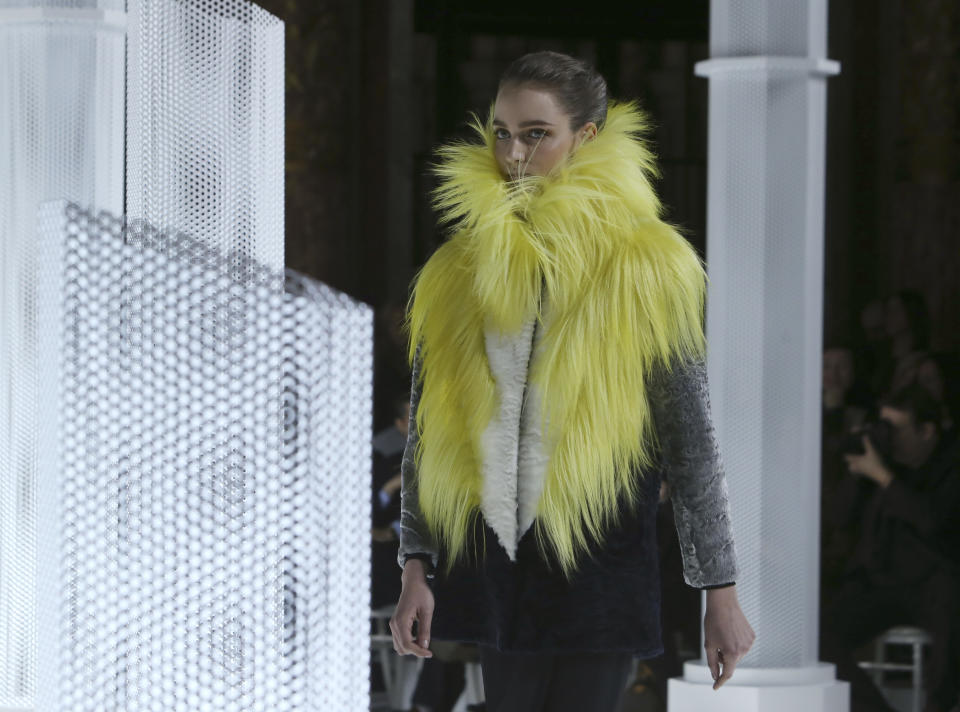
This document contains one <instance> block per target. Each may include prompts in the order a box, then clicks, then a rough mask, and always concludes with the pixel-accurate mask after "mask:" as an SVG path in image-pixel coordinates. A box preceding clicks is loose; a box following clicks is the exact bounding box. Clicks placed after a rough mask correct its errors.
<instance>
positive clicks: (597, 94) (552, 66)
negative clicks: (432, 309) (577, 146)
mask: <svg viewBox="0 0 960 712" xmlns="http://www.w3.org/2000/svg"><path fill="white" fill-rule="evenodd" d="M509 84H513V85H519V84H532V85H533V86H535V87H537V88H539V89H544V90H546V91H549V92H550V93H551V94H553V96H554V98H555V99H556V100H557V103H558V104H559V105H560V108H562V109H563V111H564V112H565V113H567V114H568V115H569V116H570V128H571V129H572V130H573V131H576V130H577V129H579V128H580V127H582V126H583V125H584V124H586V123H587V122H588V121H592V122H593V123H595V124H596V125H597V128H599V127H601V126H603V122H604V121H605V120H606V118H607V82H606V80H605V79H604V78H603V77H602V76H601V75H600V74H599V72H597V70H595V69H594V68H593V67H592V66H590V65H589V64H588V63H587V62H585V61H583V60H581V59H577V58H575V57H571V56H570V55H568V54H562V53H560V52H548V51H544V52H531V53H530V54H525V55H523V56H522V57H520V58H519V59H515V60H514V61H513V62H512V63H511V64H510V66H509V67H507V69H506V71H504V73H503V74H502V75H501V76H500V88H501V89H502V88H503V87H504V86H507V85H509Z"/></svg>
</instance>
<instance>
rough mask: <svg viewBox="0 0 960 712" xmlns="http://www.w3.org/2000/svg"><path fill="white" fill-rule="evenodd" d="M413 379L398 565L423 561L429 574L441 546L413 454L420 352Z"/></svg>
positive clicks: (402, 478) (402, 480)
mask: <svg viewBox="0 0 960 712" xmlns="http://www.w3.org/2000/svg"><path fill="white" fill-rule="evenodd" d="M412 370H413V377H412V382H411V386H410V421H409V428H408V431H407V446H406V448H405V449H404V451H403V461H402V463H401V465H400V548H399V551H398V552H397V563H398V564H399V565H400V568H403V567H404V565H405V564H406V561H407V558H408V557H411V558H420V559H423V560H424V563H427V562H426V560H427V559H429V564H430V567H429V572H428V575H429V573H430V572H432V571H433V569H435V568H436V566H437V558H438V557H437V546H436V544H435V543H434V542H433V539H432V537H431V536H430V532H429V529H428V528H427V523H426V522H425V521H424V519H423V514H422V513H421V511H420V498H419V490H418V488H417V471H416V465H415V463H414V457H413V454H414V452H415V450H416V447H417V440H418V434H417V406H418V405H419V402H420V385H419V383H418V380H419V373H420V351H419V349H418V350H417V353H416V356H415V357H414V360H413V369H412Z"/></svg>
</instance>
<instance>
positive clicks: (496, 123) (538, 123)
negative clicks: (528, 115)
mask: <svg viewBox="0 0 960 712" xmlns="http://www.w3.org/2000/svg"><path fill="white" fill-rule="evenodd" d="M493 125H494V126H506V124H505V123H503V122H502V121H501V120H500V119H494V120H493ZM528 126H553V124H551V123H550V122H549V121H541V120H539V119H536V120H534V121H522V122H521V123H520V128H522V129H525V128H527V127H528Z"/></svg>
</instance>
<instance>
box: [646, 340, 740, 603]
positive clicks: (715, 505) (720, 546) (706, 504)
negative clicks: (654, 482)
mask: <svg viewBox="0 0 960 712" xmlns="http://www.w3.org/2000/svg"><path fill="white" fill-rule="evenodd" d="M650 381H651V382H650V384H649V388H648V394H649V400H650V407H651V410H652V412H653V418H654V423H655V427H656V429H657V436H658V439H659V441H660V445H661V448H662V451H661V455H662V458H663V459H662V462H663V472H664V475H665V477H666V479H667V481H668V482H669V484H670V491H671V500H672V501H673V511H674V516H675V519H676V523H677V535H678V537H679V539H680V550H681V552H682V555H683V576H684V579H685V580H686V582H687V584H688V585H690V586H693V587H695V588H701V589H705V588H714V587H718V586H724V585H729V584H731V583H733V582H735V581H736V579H737V573H738V572H737V558H736V551H735V548H734V543H733V532H732V531H731V527H730V507H729V503H728V501H727V483H726V478H725V475H724V469H723V463H722V461H721V459H720V448H719V445H718V443H717V439H716V434H715V432H714V428H713V422H712V420H711V416H710V396H709V391H708V387H707V368H706V362H705V361H704V360H702V359H695V360H687V361H683V362H681V361H675V362H674V364H673V370H672V372H670V373H668V372H667V370H666V369H665V368H663V367H660V368H659V369H657V370H656V371H655V372H654V373H653V375H652V377H651V379H650Z"/></svg>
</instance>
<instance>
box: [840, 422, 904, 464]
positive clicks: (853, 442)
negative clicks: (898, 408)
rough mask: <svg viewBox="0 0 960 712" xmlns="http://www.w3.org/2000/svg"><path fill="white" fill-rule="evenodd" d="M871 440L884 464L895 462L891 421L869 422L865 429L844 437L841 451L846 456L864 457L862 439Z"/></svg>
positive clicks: (864, 426)
mask: <svg viewBox="0 0 960 712" xmlns="http://www.w3.org/2000/svg"><path fill="white" fill-rule="evenodd" d="M864 435H866V436H867V437H868V438H870V443H871V444H872V445H873V448H874V450H876V451H877V454H878V455H879V456H880V459H881V460H883V461H884V462H892V461H893V424H892V423H891V422H890V421H889V420H884V419H883V418H878V419H876V420H870V421H867V422H866V423H865V424H864V425H863V427H862V428H861V429H860V430H858V431H857V432H854V433H847V434H846V435H845V436H844V437H843V442H842V443H841V446H840V451H841V452H842V453H843V454H844V455H863V454H865V450H864V449H863V440H862V437H863V436H864Z"/></svg>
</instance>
